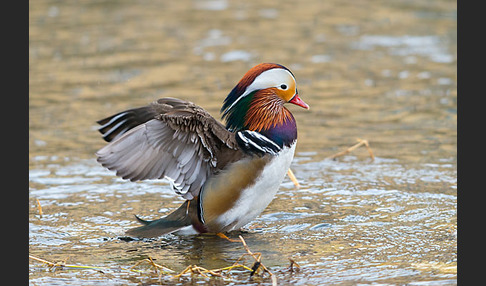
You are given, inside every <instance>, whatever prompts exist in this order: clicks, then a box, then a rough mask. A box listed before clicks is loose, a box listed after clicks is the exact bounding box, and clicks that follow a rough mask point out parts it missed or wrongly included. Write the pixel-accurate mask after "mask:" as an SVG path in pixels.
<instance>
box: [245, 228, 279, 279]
mask: <svg viewBox="0 0 486 286" xmlns="http://www.w3.org/2000/svg"><path fill="white" fill-rule="evenodd" d="M238 237H239V238H240V240H241V243H242V244H243V247H244V248H245V250H246V252H247V253H248V254H249V255H251V256H252V257H253V258H254V259H255V261H256V262H255V264H254V265H253V267H252V273H251V275H250V276H252V275H253V274H254V273H255V272H256V271H257V270H258V268H259V267H260V266H261V267H262V268H263V270H264V271H265V272H267V273H268V274H269V275H270V278H272V285H277V276H275V275H273V273H272V272H271V271H270V270H268V268H267V267H265V265H263V263H262V262H261V258H262V255H261V253H258V256H257V255H256V254H255V253H253V252H251V250H250V248H249V247H248V245H247V244H246V242H245V240H244V239H243V237H242V236H241V235H239V236H238ZM257 264H258V265H257ZM255 265H256V266H255Z"/></svg>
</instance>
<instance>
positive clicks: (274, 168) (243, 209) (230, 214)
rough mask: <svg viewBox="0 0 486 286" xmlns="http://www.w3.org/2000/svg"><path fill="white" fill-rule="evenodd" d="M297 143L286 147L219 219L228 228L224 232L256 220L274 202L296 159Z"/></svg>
mask: <svg viewBox="0 0 486 286" xmlns="http://www.w3.org/2000/svg"><path fill="white" fill-rule="evenodd" d="M295 145H296V142H294V144H293V145H292V146H291V147H290V148H287V147H285V148H284V149H283V150H282V151H281V152H280V153H279V155H277V156H276V157H275V158H274V159H272V161H271V162H270V163H269V164H268V165H267V166H266V167H265V168H264V169H263V171H262V173H261V174H260V176H259V177H258V178H257V180H256V182H255V183H254V184H253V185H251V186H249V187H248V188H246V189H245V190H244V191H243V192H242V194H241V196H240V197H239V198H238V200H237V202H236V203H235V204H234V206H233V207H232V208H231V209H229V210H228V211H226V212H225V213H224V214H222V215H221V216H220V217H218V219H217V221H218V223H219V224H220V225H223V226H228V228H227V229H225V230H224V231H232V230H235V229H239V228H241V227H242V226H244V225H245V224H247V223H249V222H250V221H252V220H254V219H255V218H256V217H257V216H258V215H259V214H260V213H261V212H262V211H263V210H264V209H265V208H266V207H267V206H268V205H269V204H270V202H271V201H272V200H273V198H274V197H275V194H276V193H277V190H278V188H279V187H280V184H281V183H282V181H283V179H284V178H285V175H286V174H287V171H288V169H289V167H290V163H291V162H292V159H293V157H294V151H295Z"/></svg>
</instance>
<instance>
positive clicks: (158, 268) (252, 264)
mask: <svg viewBox="0 0 486 286" xmlns="http://www.w3.org/2000/svg"><path fill="white" fill-rule="evenodd" d="M238 238H239V240H237V241H239V242H241V243H242V245H243V247H244V249H245V251H246V253H243V254H242V255H241V256H240V257H239V258H238V259H237V260H236V261H235V262H234V263H233V264H232V265H228V266H226V267H222V268H216V269H206V268H204V267H201V266H198V265H189V266H187V267H186V268H185V269H184V270H182V271H181V272H179V273H177V272H176V271H174V270H172V269H170V268H169V267H166V266H164V265H160V264H157V263H155V262H154V260H153V259H152V258H151V257H148V258H145V259H142V260H140V261H138V262H137V263H135V264H134V265H132V266H130V267H128V268H124V267H121V268H118V269H117V271H118V272H119V271H121V272H125V273H126V274H131V275H133V273H137V274H138V275H140V274H142V275H147V274H150V275H152V274H156V275H157V276H158V280H159V282H161V281H162V279H163V277H164V276H165V277H168V278H170V279H174V280H177V279H181V278H183V277H190V278H191V279H197V278H209V279H212V278H220V279H223V280H230V281H231V280H233V278H232V274H234V271H235V270H238V274H239V275H241V273H242V272H241V271H242V270H243V271H246V272H248V274H249V277H250V278H252V277H255V276H258V277H261V278H265V277H268V278H270V279H271V281H272V285H278V283H277V276H276V275H275V274H273V273H272V272H271V271H270V270H269V269H268V268H267V267H266V266H265V265H264V264H263V262H262V254H261V253H260V252H253V251H251V249H250V247H249V246H248V245H247V244H246V241H245V240H244V239H243V237H242V236H241V235H240V236H239V237H238ZM247 258H250V261H249V262H248V261H247ZM29 259H31V260H34V261H37V262H40V263H43V264H45V265H46V266H47V267H48V269H49V271H53V272H54V271H57V270H62V269H73V270H76V269H77V270H83V269H91V270H96V271H98V272H101V273H105V272H106V271H109V270H110V268H108V267H98V266H89V265H74V264H67V263H66V262H67V259H68V258H66V259H65V260H63V261H58V262H52V261H48V260H45V259H42V258H39V257H36V256H33V255H29ZM288 259H289V261H290V266H289V268H288V271H289V272H293V271H294V269H296V270H300V266H299V265H298V264H297V263H296V262H295V261H294V260H293V259H292V258H288ZM142 264H148V265H149V266H150V270H149V271H148V272H147V271H143V270H139V269H138V267H139V266H140V265H142ZM105 274H106V273H105Z"/></svg>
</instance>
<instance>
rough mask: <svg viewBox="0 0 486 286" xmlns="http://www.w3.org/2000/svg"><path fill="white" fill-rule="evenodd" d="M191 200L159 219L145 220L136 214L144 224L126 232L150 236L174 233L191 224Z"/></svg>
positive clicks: (137, 235) (133, 235)
mask: <svg viewBox="0 0 486 286" xmlns="http://www.w3.org/2000/svg"><path fill="white" fill-rule="evenodd" d="M189 202H190V201H186V202H185V203H184V204H182V205H181V206H180V207H179V208H178V209H176V210H175V211H174V212H172V213H170V214H169V215H168V216H166V217H163V218H160V219H157V220H152V221H150V220H143V219H141V218H139V217H138V216H135V218H136V219H137V220H138V222H140V223H141V224H143V226H140V227H135V228H132V229H129V230H127V231H126V234H127V235H129V236H132V237H140V238H142V237H145V238H150V237H157V236H161V235H164V234H169V233H173V232H175V231H178V230H180V229H181V228H183V227H186V226H189V225H191V224H192V219H191V216H190V215H189V214H188V204H189Z"/></svg>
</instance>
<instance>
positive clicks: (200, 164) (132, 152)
mask: <svg viewBox="0 0 486 286" xmlns="http://www.w3.org/2000/svg"><path fill="white" fill-rule="evenodd" d="M98 123H99V124H101V125H102V126H101V127H100V132H101V133H103V138H104V139H105V140H107V141H111V142H110V143H109V144H108V145H107V146H105V147H103V148H101V149H100V150H99V151H98V152H96V155H97V157H98V162H100V163H101V164H102V165H103V166H105V167H106V168H108V169H110V170H114V171H116V174H117V175H118V176H120V177H122V178H124V179H129V180H131V181H137V180H144V179H161V178H169V179H170V180H171V181H172V183H173V186H174V187H175V190H176V192H177V193H178V194H181V195H182V196H183V197H184V198H185V199H192V198H193V197H194V196H197V195H198V193H199V190H200V188H201V186H202V185H203V184H204V182H205V181H206V179H207V178H208V176H209V175H210V174H212V173H214V172H217V171H218V170H220V169H222V168H223V167H224V166H225V165H226V164H227V163H229V162H233V161H235V160H237V159H238V158H239V157H241V156H242V152H241V151H240V150H239V148H238V143H237V142H236V139H235V134H234V133H232V132H230V131H228V130H227V129H226V128H225V127H224V126H223V125H222V124H221V123H220V122H218V121H217V120H216V119H214V118H213V117H212V116H211V115H210V114H209V113H208V112H206V111H205V110H204V109H202V108H201V107H199V106H197V105H195V104H193V103H191V102H188V101H183V100H180V99H175V98H162V99H159V100H157V101H155V102H153V103H152V104H150V105H148V106H145V107H140V108H135V109H130V110H127V111H124V112H120V113H118V114H115V115H113V116H110V117H108V118H105V119H102V120H100V121H98Z"/></svg>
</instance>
